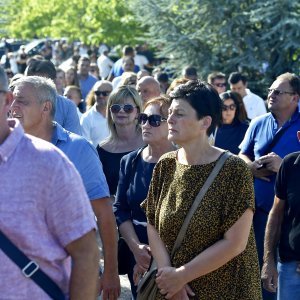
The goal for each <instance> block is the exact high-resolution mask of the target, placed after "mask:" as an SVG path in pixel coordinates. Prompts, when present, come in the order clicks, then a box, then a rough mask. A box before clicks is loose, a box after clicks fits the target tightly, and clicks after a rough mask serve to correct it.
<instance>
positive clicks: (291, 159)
mask: <svg viewBox="0 0 300 300" xmlns="http://www.w3.org/2000/svg"><path fill="white" fill-rule="evenodd" d="M296 161H297V165H299V166H300V151H297V152H293V153H290V154H288V155H287V156H285V157H284V159H283V162H282V164H287V165H293V164H294V163H295V162H296Z"/></svg>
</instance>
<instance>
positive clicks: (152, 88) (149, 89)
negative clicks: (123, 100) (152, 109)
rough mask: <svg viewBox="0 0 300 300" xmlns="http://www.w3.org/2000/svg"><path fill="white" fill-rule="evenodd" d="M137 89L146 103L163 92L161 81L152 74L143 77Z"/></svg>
mask: <svg viewBox="0 0 300 300" xmlns="http://www.w3.org/2000/svg"><path fill="white" fill-rule="evenodd" d="M136 89H137V91H138V93H139V94H140V96H141V98H142V100H143V102H144V103H146V102H147V101H148V100H150V99H152V98H155V97H158V96H159V95H160V93H161V90H160V85H159V82H158V81H157V80H156V79H155V78H153V77H152V76H144V77H142V78H141V79H140V80H139V81H138V82H137V84H136Z"/></svg>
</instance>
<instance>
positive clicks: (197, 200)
mask: <svg viewBox="0 0 300 300" xmlns="http://www.w3.org/2000/svg"><path fill="white" fill-rule="evenodd" d="M230 156H232V154H231V153H230V152H229V151H225V152H223V153H222V154H221V156H220V157H219V159H218V161H217V163H216V165H215V167H214V168H213V170H212V172H211V173H210V174H209V176H208V178H207V179H206V181H205V183H204V185H203V186H202V188H201V189H200V191H199V193H198V195H197V197H196V198H195V201H194V202H193V205H192V207H191V208H190V210H189V211H188V213H187V215H186V217H185V219H184V222H183V224H182V226H181V228H180V231H179V233H178V235H177V238H176V241H175V243H174V247H173V249H172V252H171V257H173V255H174V254H175V252H176V250H177V249H178V248H179V247H180V245H181V243H182V240H183V238H184V236H185V233H186V231H187V228H188V226H189V223H190V221H191V218H192V216H193V214H194V213H195V211H196V209H197V208H198V206H199V204H200V202H201V201H202V199H203V197H204V195H205V194H206V192H207V190H208V189H209V187H210V186H211V184H212V183H213V181H214V180H215V178H216V177H217V175H218V174H219V172H220V170H221V168H222V167H223V165H224V163H225V161H226V160H227V158H229V157H230Z"/></svg>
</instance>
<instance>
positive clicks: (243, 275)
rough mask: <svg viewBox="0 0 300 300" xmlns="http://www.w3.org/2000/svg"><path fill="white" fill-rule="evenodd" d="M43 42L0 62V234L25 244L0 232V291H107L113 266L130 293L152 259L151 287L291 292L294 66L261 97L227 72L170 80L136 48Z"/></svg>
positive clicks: (112, 288) (268, 294)
mask: <svg viewBox="0 0 300 300" xmlns="http://www.w3.org/2000/svg"><path fill="white" fill-rule="evenodd" d="M48 48H49V49H48V51H46V50H47V49H44V50H43V51H44V52H43V54H42V55H35V56H33V57H31V58H26V59H25V57H24V60H25V66H24V68H23V69H22V70H21V69H18V72H16V74H14V76H12V77H11V76H10V78H8V76H7V75H8V74H6V72H5V70H4V68H2V67H0V174H1V179H2V180H1V182H2V184H1V187H0V206H1V210H0V230H1V232H0V233H1V235H0V237H1V236H2V233H3V235H5V236H6V237H7V238H8V239H9V240H10V242H11V243H13V244H14V245H15V246H10V247H15V248H18V249H19V250H21V251H22V252H23V253H24V254H25V255H26V256H27V261H26V263H22V262H21V263H20V259H19V257H18V254H15V255H11V256H10V255H8V254H7V252H10V251H7V252H6V251H4V248H5V245H6V242H4V241H3V240H2V237H1V239H0V244H3V245H4V246H1V247H2V250H3V252H0V264H1V265H2V268H3V274H4V273H5V274H7V275H5V276H3V278H2V280H1V281H0V292H1V295H0V298H3V299H11V298H14V299H49V298H54V299H64V298H70V299H95V298H96V297H97V295H99V293H101V294H102V299H104V300H107V299H117V298H118V297H119V296H120V280H119V276H118V275H119V274H127V275H128V279H129V281H130V284H131V292H132V299H139V289H138V288H137V287H138V284H139V282H141V281H140V280H141V279H142V278H143V276H144V274H145V273H146V272H147V270H148V269H149V267H150V266H152V265H153V261H155V263H156V267H157V274H156V289H157V292H156V295H155V299H174V300H177V299H178V300H179V299H183V300H184V299H216V300H217V299H230V300H231V299H232V300H234V299H243V300H246V299H249V300H250V299H251V300H255V299H264V300H268V299H276V297H277V299H279V300H285V299H293V298H294V299H298V298H300V263H299V262H300V238H299V237H300V203H299V197H300V187H299V184H298V185H297V175H296V174H297V172H299V170H300V169H299V164H300V158H299V157H300V152H299V151H300V112H299V98H300V78H299V77H298V76H297V75H295V74H292V73H285V74H282V75H280V76H278V77H277V78H276V80H275V81H274V82H273V83H272V84H271V86H270V88H269V90H268V97H267V99H266V101H264V100H263V99H262V98H261V97H259V96H258V95H256V94H254V93H253V92H251V91H250V89H249V87H248V83H247V78H246V76H245V75H244V74H242V73H240V72H232V73H231V74H228V79H227V76H226V75H225V74H224V73H222V72H212V73H211V74H209V76H208V78H207V80H206V81H203V80H201V79H200V78H199V77H198V74H197V70H196V69H195V68H194V67H192V66H188V67H185V68H183V70H182V76H181V77H178V78H175V79H173V80H172V82H170V78H169V77H168V74H167V73H165V72H163V71H162V70H157V69H153V68H152V67H151V60H149V59H148V58H147V56H145V55H143V54H142V53H143V49H141V48H139V47H138V48H136V49H134V48H133V47H131V46H125V47H124V48H123V49H122V57H121V58H120V59H119V60H117V61H116V62H113V61H112V60H111V59H110V58H109V56H108V53H109V48H108V47H107V46H106V45H101V46H100V47H99V49H98V53H96V54H95V52H90V51H88V50H87V49H86V48H85V47H84V46H82V47H81V48H79V49H78V55H77V56H76V57H75V56H73V59H72V60H70V63H69V65H64V67H58V63H55V62H56V60H53V55H50V54H51V53H50V52H51V51H50V47H48ZM64 48H65V50H66V51H67V47H66V46H63V45H62V46H61V49H64ZM59 49H60V48H59ZM144 53H145V52H144ZM46 54H48V55H46ZM56 56H57V57H62V54H61V55H59V54H58V53H56ZM61 60H62V59H61ZM61 60H59V59H58V58H57V61H59V62H61ZM227 87H228V88H229V89H228V90H227ZM17 167H18V168H17ZM198 199H200V200H199V203H198ZM195 203H197V206H195V205H196V204H195ZM187 216H188V218H187ZM187 220H188V221H187ZM183 227H185V234H184V235H183V236H182V228H183ZM96 230H98V231H99V234H100V238H101V240H102V244H103V256H104V268H103V270H102V269H101V268H100V271H99V253H98V252H99V251H98V248H97V242H96V235H95V231H96ZM179 239H180V242H178V240H179ZM178 243H179V244H178ZM10 249H14V248H10ZM11 252H15V251H14V250H11ZM277 264H278V269H277ZM41 273H42V274H41ZM41 278H42V279H41ZM261 279H262V280H261ZM16 283H18V289H17V290H16V289H15V285H16Z"/></svg>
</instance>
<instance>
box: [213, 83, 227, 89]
mask: <svg viewBox="0 0 300 300" xmlns="http://www.w3.org/2000/svg"><path fill="white" fill-rule="evenodd" d="M214 85H215V86H217V87H220V88H221V87H225V86H226V83H216V84H214Z"/></svg>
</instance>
